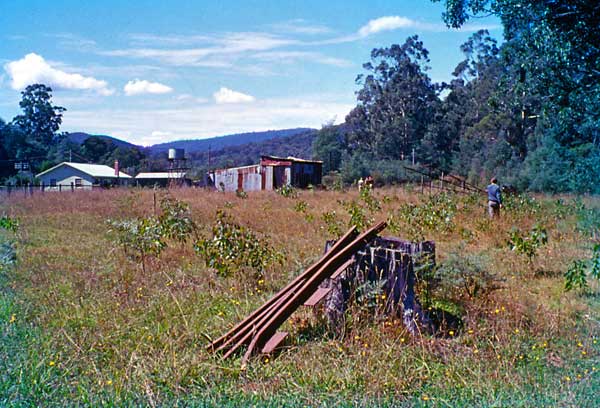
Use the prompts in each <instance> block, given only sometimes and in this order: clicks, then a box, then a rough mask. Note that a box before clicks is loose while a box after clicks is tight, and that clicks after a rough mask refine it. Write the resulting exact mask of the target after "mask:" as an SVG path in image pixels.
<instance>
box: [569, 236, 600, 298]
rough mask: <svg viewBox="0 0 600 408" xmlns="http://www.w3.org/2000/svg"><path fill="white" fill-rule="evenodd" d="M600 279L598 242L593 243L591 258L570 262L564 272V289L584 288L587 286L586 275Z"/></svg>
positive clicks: (599, 245) (599, 248) (599, 247)
mask: <svg viewBox="0 0 600 408" xmlns="http://www.w3.org/2000/svg"><path fill="white" fill-rule="evenodd" d="M588 274H589V275H590V276H591V277H592V278H595V279H600V244H596V245H594V248H593V254H592V258H591V259H590V260H580V259H577V260H575V261H573V262H572V263H571V265H570V266H569V268H568V269H567V271H566V272H565V275H564V276H565V290H566V291H567V292H568V291H570V290H572V289H576V288H579V289H580V290H585V289H587V287H588V282H587V275H588Z"/></svg>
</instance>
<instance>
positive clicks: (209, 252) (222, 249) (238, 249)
mask: <svg viewBox="0 0 600 408" xmlns="http://www.w3.org/2000/svg"><path fill="white" fill-rule="evenodd" d="M194 249H195V250H196V252H198V253H199V254H200V255H201V256H202V257H203V258H204V260H205V262H206V266H209V267H211V268H214V269H216V270H217V273H218V274H219V275H221V276H227V275H230V274H231V273H232V272H234V271H235V270H236V269H239V268H241V267H250V268H252V269H254V270H256V271H257V272H258V273H262V272H263V271H264V269H265V268H267V267H268V266H269V265H272V264H273V263H277V262H282V261H283V259H284V256H283V254H281V253H280V252H277V251H276V250H275V249H274V248H273V247H272V246H271V245H270V244H269V243H268V242H267V241H266V240H265V239H261V238H259V237H258V236H256V234H254V233H253V232H252V231H250V230H248V229H247V228H246V227H243V226H241V225H239V224H237V223H235V221H234V220H233V219H232V217H231V216H230V215H228V214H227V213H225V212H224V211H222V210H219V211H217V219H216V222H215V224H214V225H213V227H212V237H210V238H202V239H199V240H198V241H196V243H195V244H194Z"/></svg>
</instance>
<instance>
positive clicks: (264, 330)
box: [242, 221, 387, 366]
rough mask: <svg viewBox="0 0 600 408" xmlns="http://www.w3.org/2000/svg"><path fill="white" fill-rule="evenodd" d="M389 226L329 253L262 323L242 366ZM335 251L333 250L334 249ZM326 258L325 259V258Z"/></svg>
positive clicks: (381, 227)
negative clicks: (328, 280)
mask: <svg viewBox="0 0 600 408" xmlns="http://www.w3.org/2000/svg"><path fill="white" fill-rule="evenodd" d="M386 226H387V224H386V223H385V221H381V222H379V223H378V224H376V225H375V226H373V227H371V228H370V229H368V230H367V231H365V232H363V233H362V234H361V235H359V236H358V237H357V238H356V239H354V241H352V242H351V243H350V244H348V245H346V246H344V247H343V248H342V249H341V250H340V251H338V252H337V253H333V251H331V250H330V251H329V252H328V254H331V253H333V254H332V255H331V256H329V257H327V258H328V260H327V262H326V263H325V264H324V265H323V266H321V267H320V268H319V270H318V271H317V272H315V274H314V275H313V276H311V277H310V278H309V279H308V280H307V281H306V282H305V283H304V285H303V286H302V288H301V289H299V290H298V292H297V293H295V294H294V295H293V296H292V297H291V298H289V299H288V300H286V301H285V302H284V303H283V304H282V306H281V307H280V308H277V309H278V310H277V311H275V312H274V314H273V316H271V317H270V319H268V320H266V321H265V322H261V326H262V327H261V328H260V329H259V330H258V332H257V333H256V334H255V335H254V336H253V338H252V341H251V343H250V345H249V346H248V349H247V350H246V353H245V354H244V357H243V358H242V366H245V365H246V363H247V362H248V360H249V359H250V357H252V355H253V354H254V352H255V350H261V349H262V348H263V347H264V346H265V345H266V344H267V342H268V341H269V339H270V338H271V337H273V335H275V332H276V331H277V329H278V328H279V327H280V326H281V325H282V324H283V323H284V322H285V321H286V320H287V319H288V318H289V317H290V316H291V315H292V313H294V311H296V309H297V308H298V307H300V306H301V305H302V304H303V303H304V302H306V300H307V299H308V298H309V297H310V296H311V295H312V294H313V293H314V292H315V290H317V288H318V287H319V285H320V284H321V283H322V282H323V281H324V280H325V279H327V278H328V277H330V276H331V275H332V274H333V273H335V271H336V270H337V269H338V268H339V267H340V266H342V265H343V264H344V263H345V262H347V261H348V260H349V259H350V258H351V257H352V255H354V253H355V252H356V251H358V250H359V249H360V248H361V247H362V246H364V245H365V244H366V243H367V242H368V241H369V240H370V239H372V238H373V237H375V236H376V235H377V234H378V233H379V232H381V231H382V230H384V229H385V227H386ZM332 249H333V248H332ZM324 258H325V257H324Z"/></svg>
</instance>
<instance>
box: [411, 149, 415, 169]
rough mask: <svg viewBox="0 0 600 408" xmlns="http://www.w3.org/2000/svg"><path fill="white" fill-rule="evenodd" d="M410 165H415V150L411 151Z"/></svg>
mask: <svg viewBox="0 0 600 408" xmlns="http://www.w3.org/2000/svg"><path fill="white" fill-rule="evenodd" d="M412 165H413V166H414V165H415V148H414V147H413V149H412Z"/></svg>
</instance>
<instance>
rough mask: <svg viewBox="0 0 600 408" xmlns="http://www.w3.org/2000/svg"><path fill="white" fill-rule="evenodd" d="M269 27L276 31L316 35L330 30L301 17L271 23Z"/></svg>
mask: <svg viewBox="0 0 600 408" xmlns="http://www.w3.org/2000/svg"><path fill="white" fill-rule="evenodd" d="M271 27H272V28H273V29H275V30H277V31H281V32H288V33H294V34H306V35H318V34H327V33H330V32H331V31H332V30H331V28H329V27H327V26H324V25H315V24H310V23H309V22H307V21H306V20H304V19H302V18H296V19H293V20H289V21H284V22H281V23H277V24H271Z"/></svg>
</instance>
